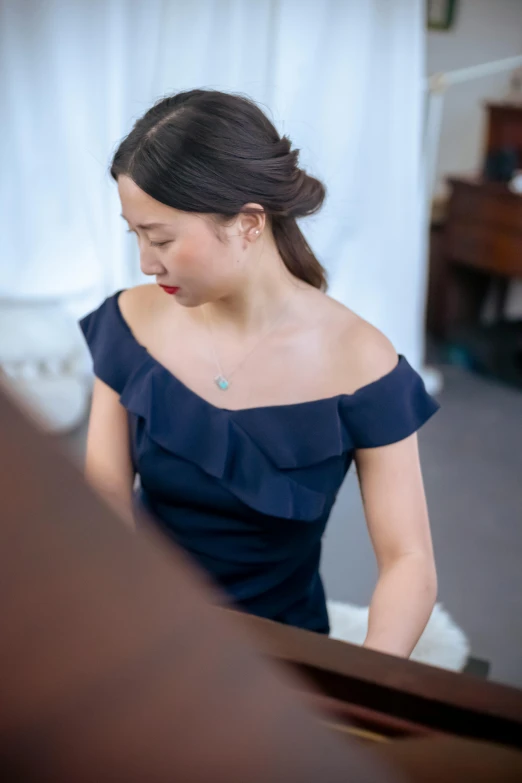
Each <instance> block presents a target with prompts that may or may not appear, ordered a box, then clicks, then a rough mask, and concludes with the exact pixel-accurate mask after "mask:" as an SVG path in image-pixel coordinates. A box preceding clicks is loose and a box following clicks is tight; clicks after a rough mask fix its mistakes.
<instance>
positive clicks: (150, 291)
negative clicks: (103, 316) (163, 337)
mask: <svg viewBox="0 0 522 783" xmlns="http://www.w3.org/2000/svg"><path fill="white" fill-rule="evenodd" d="M165 298H166V297H165V296H164V295H162V292H161V291H160V289H159V288H158V286H157V285H138V286H136V287H135V288H127V289H126V290H125V291H123V292H122V293H121V294H120V296H119V298H118V304H119V307H120V311H121V314H122V316H123V318H124V319H125V321H126V322H127V323H128V325H129V326H130V328H131V329H132V330H133V331H134V330H139V329H140V328H141V327H142V326H143V325H144V324H146V323H149V322H150V320H151V318H153V317H154V315H155V314H157V313H158V309H159V308H160V307H161V305H162V304H163V301H164V299H165Z"/></svg>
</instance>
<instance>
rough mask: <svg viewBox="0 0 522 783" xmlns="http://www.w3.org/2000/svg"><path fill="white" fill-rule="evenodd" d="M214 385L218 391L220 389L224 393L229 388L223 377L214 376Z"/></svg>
mask: <svg viewBox="0 0 522 783" xmlns="http://www.w3.org/2000/svg"><path fill="white" fill-rule="evenodd" d="M214 383H215V384H216V386H217V387H218V389H221V391H226V390H227V389H228V387H229V386H230V383H229V382H228V381H227V379H226V378H225V376H224V375H216V377H215V378H214Z"/></svg>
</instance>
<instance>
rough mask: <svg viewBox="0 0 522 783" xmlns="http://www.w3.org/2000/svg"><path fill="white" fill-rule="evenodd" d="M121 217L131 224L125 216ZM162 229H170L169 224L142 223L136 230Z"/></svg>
mask: <svg viewBox="0 0 522 783" xmlns="http://www.w3.org/2000/svg"><path fill="white" fill-rule="evenodd" d="M120 217H122V218H123V219H124V220H125V221H126V222H127V223H129V221H128V220H127V218H126V217H125V215H120ZM129 225H130V223H129ZM161 227H168V223H140V224H138V225H137V226H136V228H143V229H145V230H146V229H148V228H161Z"/></svg>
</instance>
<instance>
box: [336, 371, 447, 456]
mask: <svg viewBox="0 0 522 783" xmlns="http://www.w3.org/2000/svg"><path fill="white" fill-rule="evenodd" d="M438 409H439V405H438V403H437V402H436V401H435V400H434V399H433V397H431V396H430V395H429V394H428V392H427V391H426V388H425V386H424V382H423V380H422V378H421V377H420V375H419V374H418V373H417V372H416V371H415V370H414V369H413V368H412V367H411V366H410V365H409V364H408V362H407V360H406V359H405V358H404V357H403V356H400V357H399V362H398V364H397V365H396V367H395V368H394V369H393V370H392V371H391V372H390V373H388V374H387V375H385V376H384V377H382V378H380V379H379V380H378V381H375V382H374V383H371V384H369V385H368V386H364V387H363V388H362V389H359V390H358V391H356V392H355V393H354V394H352V395H350V396H347V397H346V398H344V400H343V420H344V423H345V426H346V427H347V429H348V432H349V434H350V436H351V440H352V441H353V444H354V447H355V448H356V449H367V448H376V447H378V446H387V445H390V444H391V443H397V442H398V441H400V440H404V438H407V437H408V436H409V435H412V434H413V433H414V432H416V431H417V430H418V429H419V428H420V427H421V426H422V425H423V424H424V423H425V422H426V421H427V420H428V419H429V418H431V416H433V414H434V413H436V411H437V410H438Z"/></svg>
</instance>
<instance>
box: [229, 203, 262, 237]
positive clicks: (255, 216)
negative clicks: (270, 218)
mask: <svg viewBox="0 0 522 783" xmlns="http://www.w3.org/2000/svg"><path fill="white" fill-rule="evenodd" d="M236 221H237V222H236V227H237V234H239V235H240V236H242V237H244V239H245V240H246V241H247V242H255V241H256V240H258V239H259V237H260V236H261V234H262V233H263V231H264V229H265V226H266V213H265V210H264V209H263V207H262V206H261V204H255V203H253V202H249V203H248V204H245V205H244V207H243V209H242V210H241V212H240V213H239V215H238V216H237V218H236Z"/></svg>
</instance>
